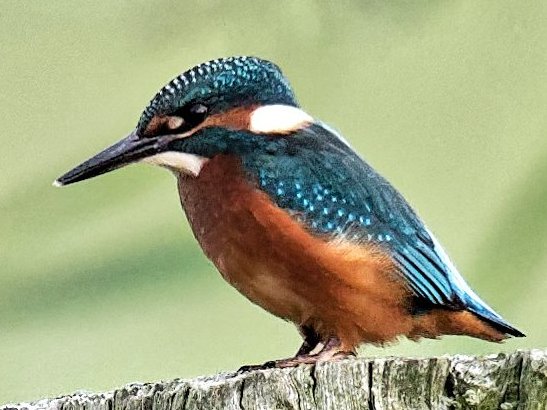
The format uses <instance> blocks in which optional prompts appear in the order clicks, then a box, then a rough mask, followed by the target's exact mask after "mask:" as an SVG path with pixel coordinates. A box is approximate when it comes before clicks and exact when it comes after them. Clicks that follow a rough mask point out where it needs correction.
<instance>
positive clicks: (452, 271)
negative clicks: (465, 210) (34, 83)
mask: <svg viewBox="0 0 547 410" xmlns="http://www.w3.org/2000/svg"><path fill="white" fill-rule="evenodd" d="M275 138H285V140H284V141H283V143H279V142H277V143H276V144H272V149H271V150H269V151H268V150H266V152H261V153H256V154H255V155H250V156H248V157H247V158H246V159H245V166H246V168H247V169H249V170H251V171H252V173H254V174H255V176H256V177H257V179H258V184H259V186H260V188H261V189H262V190H263V191H265V192H266V193H268V194H269V196H270V197H271V198H272V200H273V201H274V202H275V203H276V204H277V205H278V206H280V207H281V208H284V209H286V210H287V211H288V212H291V213H292V214H293V216H294V217H295V218H296V219H298V220H299V221H301V222H302V223H304V224H305V225H306V226H307V227H308V228H309V229H310V230H311V231H312V232H314V233H317V234H321V235H330V236H333V237H337V236H343V237H344V238H345V239H347V240H351V241H358V242H360V243H362V242H371V243H374V244H378V245H381V246H383V247H384V248H387V249H388V250H389V251H390V253H391V254H392V256H393V258H394V260H395V262H396V263H397V265H398V266H399V268H400V272H401V274H402V277H403V278H404V280H405V281H406V283H407V284H408V286H409V288H410V289H411V290H412V291H413V292H414V294H415V295H416V296H417V298H418V299H421V301H422V302H425V305H426V306H427V305H437V306H438V305H442V306H445V307H452V308H464V307H466V308H469V309H470V310H473V311H478V312H479V313H480V314H481V315H482V316H485V317H487V318H489V319H491V320H494V321H499V320H502V319H501V317H499V316H498V315H497V314H496V313H495V312H494V311H493V310H492V309H491V308H489V307H488V306H487V305H486V304H485V303H484V302H483V301H482V300H481V299H480V298H479V297H478V296H477V295H476V294H475V293H474V292H473V291H472V290H471V289H470V288H469V286H468V285H467V284H466V283H465V281H464V279H463V278H462V277H461V275H460V274H459V273H458V271H457V270H456V268H455V267H454V265H453V264H452V262H450V259H448V257H447V256H446V253H445V252H444V250H443V249H442V247H441V246H440V244H439V243H438V241H437V240H436V239H435V238H434V236H433V235H432V234H431V232H430V231H429V230H428V229H427V228H426V226H425V225H424V224H423V223H422V221H421V220H420V218H419V217H418V216H417V215H416V213H415V212H414V211H413V210H412V208H411V207H410V205H409V204H408V203H407V202H406V200H405V199H404V198H403V197H402V195H401V194H399V193H398V192H397V191H396V190H395V188H394V187H393V186H392V185H391V184H390V183H389V182H387V181H386V180H385V179H384V178H383V177H382V176H380V175H379V174H378V173H377V172H376V171H375V170H374V169H373V168H372V167H371V166H370V165H368V164H367V163H366V162H365V161H364V160H363V159H361V158H360V157H359V156H358V155H357V154H356V153H355V151H354V150H353V149H352V148H351V147H350V146H349V144H348V143H347V142H346V141H345V140H344V139H343V138H342V137H340V136H339V135H338V134H337V133H336V132H334V131H333V130H331V129H330V128H328V127H327V126H325V125H323V124H321V123H315V124H313V125H311V126H310V127H307V128H305V129H303V130H300V131H299V132H297V133H295V134H292V135H291V136H287V137H275ZM289 139H290V140H289ZM277 141H279V140H277ZM504 323H505V322H504Z"/></svg>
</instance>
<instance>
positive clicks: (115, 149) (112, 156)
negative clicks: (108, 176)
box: [53, 132, 162, 186]
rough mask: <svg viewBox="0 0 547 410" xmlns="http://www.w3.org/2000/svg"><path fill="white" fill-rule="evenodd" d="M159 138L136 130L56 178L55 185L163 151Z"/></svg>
mask: <svg viewBox="0 0 547 410" xmlns="http://www.w3.org/2000/svg"><path fill="white" fill-rule="evenodd" d="M161 150H162V149H161V147H160V143H159V142H158V138H139V137H138V136H137V134H136V133H135V132H132V133H131V134H129V135H128V136H127V137H125V138H124V139H122V140H121V141H118V142H117V143H115V144H114V145H112V146H111V147H108V148H107V149H105V150H104V151H101V152H99V153H98V154H97V155H95V156H94V157H92V158H90V159H88V160H87V161H85V162H83V163H81V164H80V165H78V166H77V167H76V168H74V169H72V170H70V171H68V172H67V173H66V174H64V175H63V176H61V177H60V178H58V179H57V180H55V182H54V183H53V185H55V186H63V185H68V184H73V183H74V182H78V181H83V180H85V179H89V178H93V177H96V176H98V175H101V174H105V173H107V172H110V171H114V170H115V169H118V168H121V167H123V166H125V165H128V164H131V163H133V162H136V161H139V160H141V159H143V158H145V157H148V156H150V155H154V154H157V153H159V152H161Z"/></svg>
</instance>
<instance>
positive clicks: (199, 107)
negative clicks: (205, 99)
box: [190, 104, 209, 116]
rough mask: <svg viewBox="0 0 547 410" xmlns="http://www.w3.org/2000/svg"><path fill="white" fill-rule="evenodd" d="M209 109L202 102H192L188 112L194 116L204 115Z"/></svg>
mask: <svg viewBox="0 0 547 410" xmlns="http://www.w3.org/2000/svg"><path fill="white" fill-rule="evenodd" d="M207 111H209V109H208V108H207V106H205V105H203V104H194V105H192V106H191V107H190V114H192V115H195V116H204V115H205V114H207Z"/></svg>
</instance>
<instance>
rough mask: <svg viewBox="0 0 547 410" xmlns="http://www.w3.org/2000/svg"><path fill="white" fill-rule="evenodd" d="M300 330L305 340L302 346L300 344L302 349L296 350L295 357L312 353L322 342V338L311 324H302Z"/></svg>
mask: <svg viewBox="0 0 547 410" xmlns="http://www.w3.org/2000/svg"><path fill="white" fill-rule="evenodd" d="M298 330H299V331H300V334H301V335H302V337H303V338H304V342H303V343H302V346H300V349H298V352H296V355H295V357H298V356H302V355H305V354H311V353H312V351H314V350H315V349H316V348H317V347H318V346H319V344H321V338H320V337H319V335H318V334H317V333H315V331H314V330H313V328H311V327H309V326H301V327H300V328H299V329H298Z"/></svg>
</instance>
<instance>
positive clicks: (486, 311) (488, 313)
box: [464, 295, 526, 337]
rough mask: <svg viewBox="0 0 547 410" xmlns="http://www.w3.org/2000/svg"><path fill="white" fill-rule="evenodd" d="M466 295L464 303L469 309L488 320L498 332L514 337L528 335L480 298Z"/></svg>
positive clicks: (480, 317) (485, 320) (483, 319)
mask: <svg viewBox="0 0 547 410" xmlns="http://www.w3.org/2000/svg"><path fill="white" fill-rule="evenodd" d="M466 296H467V297H464V303H465V305H466V308H467V310H468V311H470V312H472V313H474V314H475V315H477V316H478V317H479V319H481V320H482V321H484V322H486V323H487V324H488V325H490V326H491V327H493V328H494V329H496V330H497V331H498V332H501V333H503V334H506V335H509V336H514V337H525V336H526V335H525V334H524V333H522V332H521V331H520V330H518V329H517V328H515V327H514V326H512V325H511V324H510V323H509V322H507V321H506V320H505V319H503V318H502V317H501V316H500V315H498V314H497V313H496V312H495V311H494V309H492V308H491V307H490V306H488V305H487V304H486V303H485V302H483V301H482V300H481V299H480V298H478V297H476V298H475V297H470V295H466ZM473 296H475V295H473Z"/></svg>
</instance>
